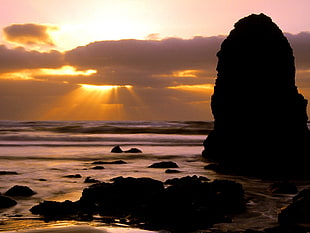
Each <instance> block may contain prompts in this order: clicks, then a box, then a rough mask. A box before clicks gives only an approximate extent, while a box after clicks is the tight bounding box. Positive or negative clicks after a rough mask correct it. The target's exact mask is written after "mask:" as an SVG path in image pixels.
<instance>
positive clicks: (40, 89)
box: [0, 0, 310, 121]
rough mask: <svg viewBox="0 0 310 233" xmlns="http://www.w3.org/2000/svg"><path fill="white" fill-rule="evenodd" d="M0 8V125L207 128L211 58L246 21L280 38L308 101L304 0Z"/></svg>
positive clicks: (14, 4) (28, 3) (26, 0)
mask: <svg viewBox="0 0 310 233" xmlns="http://www.w3.org/2000/svg"><path fill="white" fill-rule="evenodd" d="M0 4H1V7H0V109H1V110H0V120H207V121H209V120H213V115H212V113H211V107H210V97H211V95H212V93H213V86H214V82H215V78H216V64H217V57H216V53H217V52H218V50H219V49H220V45H221V43H222V41H223V40H224V39H225V37H226V36H227V35H228V34H229V32H230V31H231V30H232V29H233V27H234V24H235V23H236V22H237V21H238V20H239V19H241V18H243V17H246V16H248V15H250V14H252V13H256V14H258V13H264V14H266V15H268V16H269V17H271V18H272V20H273V22H275V23H276V24H277V25H278V26H279V27H280V29H281V30H282V31H283V32H284V33H285V35H286V37H287V38H288V40H289V42H290V44H291V46H292V48H293V51H294V56H295V65H296V69H297V70H296V85H297V87H298V90H299V92H300V93H302V94H303V95H304V97H305V98H306V99H310V14H309V12H308V10H309V9H310V1H309V0H216V1H214V0H53V1H49V0H0ZM308 115H309V107H308Z"/></svg>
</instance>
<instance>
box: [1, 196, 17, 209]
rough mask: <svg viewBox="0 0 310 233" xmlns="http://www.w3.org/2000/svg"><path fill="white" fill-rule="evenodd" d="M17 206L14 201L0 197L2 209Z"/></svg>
mask: <svg viewBox="0 0 310 233" xmlns="http://www.w3.org/2000/svg"><path fill="white" fill-rule="evenodd" d="M16 204H17V202H16V201H15V200H14V199H12V198H10V197H6V196H2V195H0V208H9V207H12V206H15V205H16Z"/></svg>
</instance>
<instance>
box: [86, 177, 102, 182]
mask: <svg viewBox="0 0 310 233" xmlns="http://www.w3.org/2000/svg"><path fill="white" fill-rule="evenodd" d="M84 183H100V181H99V180H96V179H93V178H91V177H90V176H88V177H86V179H85V180H84Z"/></svg>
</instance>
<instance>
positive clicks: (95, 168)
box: [92, 166, 105, 170]
mask: <svg viewBox="0 0 310 233" xmlns="http://www.w3.org/2000/svg"><path fill="white" fill-rule="evenodd" d="M92 169H93V170H103V169H105V168H104V166H95V167H92Z"/></svg>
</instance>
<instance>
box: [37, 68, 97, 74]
mask: <svg viewBox="0 0 310 233" xmlns="http://www.w3.org/2000/svg"><path fill="white" fill-rule="evenodd" d="M39 72H40V73H42V74H45V75H60V76H65V75H68V76H77V75H82V76H90V75H92V74H95V73H97V70H93V69H88V70H77V69H76V68H75V67H73V66H62V67H61V68H59V69H39Z"/></svg>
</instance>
